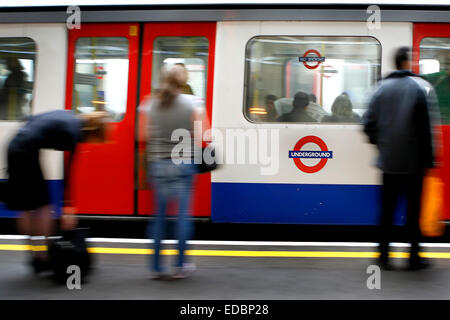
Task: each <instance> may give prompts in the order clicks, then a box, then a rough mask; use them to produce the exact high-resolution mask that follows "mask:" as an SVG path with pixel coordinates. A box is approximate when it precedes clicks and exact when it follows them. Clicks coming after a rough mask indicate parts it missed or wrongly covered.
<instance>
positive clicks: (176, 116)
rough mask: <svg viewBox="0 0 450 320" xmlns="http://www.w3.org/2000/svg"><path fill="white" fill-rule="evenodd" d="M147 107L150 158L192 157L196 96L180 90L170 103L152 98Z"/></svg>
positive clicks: (148, 153)
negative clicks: (194, 97) (180, 92)
mask: <svg viewBox="0 0 450 320" xmlns="http://www.w3.org/2000/svg"><path fill="white" fill-rule="evenodd" d="M148 108H149V110H148V114H149V117H150V126H149V130H150V139H149V141H148V142H147V159H148V160H149V161H157V160H160V159H171V158H172V159H174V158H176V159H180V158H181V159H192V158H193V156H194V143H193V141H194V137H193V131H194V128H193V112H194V108H195V105H194V100H193V97H192V96H190V95H186V94H179V95H178V96H177V97H175V99H174V101H173V102H172V104H171V105H170V106H168V107H162V106H161V105H160V100H159V99H152V100H151V101H150V103H149V106H148Z"/></svg>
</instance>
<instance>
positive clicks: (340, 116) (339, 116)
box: [322, 93, 361, 123]
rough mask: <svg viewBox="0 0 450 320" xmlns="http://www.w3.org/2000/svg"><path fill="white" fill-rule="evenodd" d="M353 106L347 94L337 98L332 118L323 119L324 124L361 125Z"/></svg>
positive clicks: (332, 109) (332, 108) (332, 110)
mask: <svg viewBox="0 0 450 320" xmlns="http://www.w3.org/2000/svg"><path fill="white" fill-rule="evenodd" d="M352 110H353V105H352V102H351V100H350V98H349V97H348V95H347V94H345V93H342V94H340V95H339V96H337V97H336V99H335V100H334V102H333V105H332V106H331V112H332V115H331V116H325V117H323V118H322V122H344V123H359V122H360V121H361V119H360V117H359V116H358V115H357V114H356V113H354V112H353V111H352Z"/></svg>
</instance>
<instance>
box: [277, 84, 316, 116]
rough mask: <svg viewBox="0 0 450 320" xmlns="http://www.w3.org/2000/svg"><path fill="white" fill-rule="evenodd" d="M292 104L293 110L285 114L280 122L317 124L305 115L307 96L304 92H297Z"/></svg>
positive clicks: (307, 102)
mask: <svg viewBox="0 0 450 320" xmlns="http://www.w3.org/2000/svg"><path fill="white" fill-rule="evenodd" d="M292 104H293V106H294V108H293V109H292V111H291V112H289V113H286V114H284V115H283V116H282V117H281V121H282V122H317V121H316V120H315V119H314V118H312V117H311V116H309V115H308V114H307V113H306V108H307V107H308V104H309V96H308V95H307V94H306V93H305V92H303V91H299V92H297V93H296V94H295V96H294V101H293V103H292Z"/></svg>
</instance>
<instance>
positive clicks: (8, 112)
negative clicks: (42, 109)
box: [0, 57, 28, 120]
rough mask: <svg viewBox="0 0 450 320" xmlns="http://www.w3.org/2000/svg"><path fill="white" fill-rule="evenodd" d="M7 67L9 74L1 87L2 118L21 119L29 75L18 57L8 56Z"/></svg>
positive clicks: (0, 106)
mask: <svg viewBox="0 0 450 320" xmlns="http://www.w3.org/2000/svg"><path fill="white" fill-rule="evenodd" d="M5 67H6V71H7V72H8V75H7V77H6V80H5V82H4V83H3V87H1V88H0V119H1V120H6V119H9V120H13V119H19V118H21V116H22V115H23V110H22V108H23V106H24V104H25V101H26V96H25V94H26V79H27V76H28V75H27V73H26V72H25V71H24V67H23V66H22V64H21V62H20V61H19V59H18V58H16V57H8V58H7V59H6V64H5Z"/></svg>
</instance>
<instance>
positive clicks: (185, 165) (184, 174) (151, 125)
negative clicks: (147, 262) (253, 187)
mask: <svg viewBox="0 0 450 320" xmlns="http://www.w3.org/2000/svg"><path fill="white" fill-rule="evenodd" d="M186 81H187V73H186V72H185V70H184V68H183V67H182V66H174V67H172V68H171V69H170V70H168V71H165V73H164V74H163V77H162V83H161V88H160V90H159V93H158V95H157V96H156V98H153V99H151V101H147V102H144V104H145V106H144V109H148V115H149V117H148V120H147V127H148V130H147V134H148V136H147V160H148V161H149V163H148V166H147V167H148V168H149V174H148V177H149V182H150V184H152V185H153V186H154V190H155V203H156V208H157V211H156V221H155V223H154V226H153V225H152V224H151V223H149V224H148V230H147V231H148V235H149V237H150V235H151V233H152V231H153V237H154V245H153V248H154V255H153V261H152V264H151V271H152V272H153V279H164V278H166V277H167V276H168V274H167V270H165V268H164V267H163V266H162V265H161V261H160V250H161V240H162V239H163V238H164V235H165V232H166V214H167V208H168V204H169V201H170V200H176V201H177V202H178V218H177V228H176V233H177V238H178V250H179V255H178V258H177V260H176V263H175V268H176V272H175V274H174V275H172V277H173V278H178V279H179V278H184V277H186V276H187V275H188V273H190V272H191V271H193V270H194V269H195V266H194V265H193V264H191V263H186V257H185V251H186V249H187V248H186V242H187V240H188V238H189V235H190V229H191V221H190V219H189V214H190V206H191V201H190V200H191V195H192V181H193V178H194V175H195V173H196V167H195V164H194V163H193V158H194V150H196V148H194V140H193V139H192V138H191V139H189V140H188V141H185V140H183V141H181V143H182V144H183V145H184V147H185V151H186V150H189V151H190V152H183V153H181V154H173V153H172V151H173V149H174V147H175V146H176V145H177V144H179V143H180V142H179V141H178V140H177V141H173V140H172V138H171V137H172V133H173V132H174V131H175V130H177V129H184V130H187V131H189V132H191V137H192V136H193V134H192V132H193V130H194V121H196V120H201V118H202V117H201V113H200V112H199V111H198V109H197V108H196V107H195V104H194V100H193V99H192V97H191V96H189V95H185V94H182V92H183V88H185V86H186ZM181 160H182V161H181ZM179 161H181V163H179ZM152 227H153V228H152ZM152 229H153V230H152Z"/></svg>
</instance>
